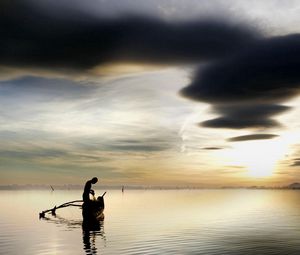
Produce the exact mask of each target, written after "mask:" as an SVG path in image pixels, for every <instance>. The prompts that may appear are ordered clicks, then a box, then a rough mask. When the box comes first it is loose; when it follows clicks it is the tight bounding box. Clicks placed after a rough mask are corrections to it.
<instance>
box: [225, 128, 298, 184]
mask: <svg viewBox="0 0 300 255" xmlns="http://www.w3.org/2000/svg"><path fill="white" fill-rule="evenodd" d="M294 141H295V136H293V135H291V134H289V135H283V136H280V137H278V138H274V139H270V140H253V141H243V142H236V143H234V144H232V147H231V148H229V149H227V150H226V151H225V150H224V152H223V157H225V159H226V161H227V162H229V164H230V165H235V166H242V167H244V168H245V169H246V170H247V171H246V173H245V174H246V175H247V176H248V177H249V178H264V177H270V176H272V175H273V174H274V170H275V169H276V167H277V163H278V162H279V161H280V160H281V159H282V158H283V157H284V156H285V154H286V153H287V152H288V147H289V145H290V144H292V143H293V142H294Z"/></svg>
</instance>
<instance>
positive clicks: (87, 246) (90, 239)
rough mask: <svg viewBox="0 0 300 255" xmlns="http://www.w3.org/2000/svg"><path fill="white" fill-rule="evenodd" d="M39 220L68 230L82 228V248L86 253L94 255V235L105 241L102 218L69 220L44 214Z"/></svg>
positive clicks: (95, 252)
mask: <svg viewBox="0 0 300 255" xmlns="http://www.w3.org/2000/svg"><path fill="white" fill-rule="evenodd" d="M41 220H44V221H47V222H48V223H53V224H56V225H58V226H61V227H65V228H66V229H68V230H73V229H79V228H81V229H82V240H83V250H84V251H85V253H86V254H87V255H96V254H97V247H96V237H98V238H101V239H103V240H104V242H105V241H106V239H105V234H104V220H93V221H88V220H83V221H82V220H71V219H66V218H64V217H61V216H60V215H58V214H56V215H52V216H45V217H44V218H41Z"/></svg>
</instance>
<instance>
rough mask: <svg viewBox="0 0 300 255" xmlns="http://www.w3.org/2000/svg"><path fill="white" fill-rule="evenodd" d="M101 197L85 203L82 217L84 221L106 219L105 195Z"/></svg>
mask: <svg viewBox="0 0 300 255" xmlns="http://www.w3.org/2000/svg"><path fill="white" fill-rule="evenodd" d="M105 194H106V192H104V194H103V195H102V196H99V197H98V198H97V199H94V200H91V201H89V202H85V203H83V204H82V217H83V220H85V221H86V220H88V221H91V220H103V219H104V214H103V211H104V195H105Z"/></svg>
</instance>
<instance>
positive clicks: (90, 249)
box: [82, 221, 106, 255]
mask: <svg viewBox="0 0 300 255" xmlns="http://www.w3.org/2000/svg"><path fill="white" fill-rule="evenodd" d="M103 223H104V222H103V221H99V224H97V226H92V228H91V229H90V228H88V227H87V225H86V224H85V223H84V222H83V223H82V236H83V244H84V245H83V249H84V250H85V252H86V254H89V255H92V254H93V255H94V254H97V247H96V237H97V236H98V238H99V237H101V238H102V239H103V240H104V242H105V241H106V239H105V235H104V228H103V227H104V224H103Z"/></svg>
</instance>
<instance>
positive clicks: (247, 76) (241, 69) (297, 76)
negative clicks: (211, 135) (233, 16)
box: [181, 34, 300, 128]
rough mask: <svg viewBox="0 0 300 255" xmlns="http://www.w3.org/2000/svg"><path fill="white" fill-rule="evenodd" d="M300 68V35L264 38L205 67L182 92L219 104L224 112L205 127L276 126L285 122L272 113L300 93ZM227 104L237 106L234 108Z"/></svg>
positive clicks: (221, 111)
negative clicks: (280, 121)
mask: <svg viewBox="0 0 300 255" xmlns="http://www.w3.org/2000/svg"><path fill="white" fill-rule="evenodd" d="M299 67H300V34H294V35H289V36H281V37H273V38H269V39H263V40H259V41H257V42H256V43H255V44H253V45H252V46H250V47H249V48H248V49H246V50H242V51H240V52H239V53H237V54H235V55H233V56H231V57H228V58H224V59H223V60H220V61H216V62H214V63H213V64H211V65H209V66H207V67H206V68H204V69H202V70H199V71H198V72H197V73H196V75H195V77H194V79H193V81H192V83H191V84H190V85H189V86H187V87H185V88H184V89H182V90H181V94H182V95H183V96H185V97H187V98H190V99H192V100H197V101H203V102H207V103H210V104H212V105H217V107H215V108H216V112H217V113H219V114H220V115H221V116H220V117H218V118H216V119H213V120H208V121H206V122H203V123H201V125H202V126H206V127H226V128H247V127H258V128H260V127H265V128H268V127H274V126H278V125H279V123H278V122H276V121H275V120H273V119H272V118H271V117H273V116H275V115H276V114H278V113H281V112H283V111H285V110H286V109H284V108H282V106H278V105H277V104H278V103H282V102H285V101H287V100H288V99H290V98H292V97H295V96H297V95H298V94H299V88H300V72H299ZM262 104H263V105H264V106H263V107H262V108H260V106H258V107H254V108H251V107H250V108H249V111H248V110H246V111H245V110H244V109H243V108H245V107H246V108H247V107H248V106H249V105H262ZM227 105H234V107H233V108H232V109H231V110H230V111H229V110H228V107H227ZM278 107H279V108H278Z"/></svg>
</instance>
